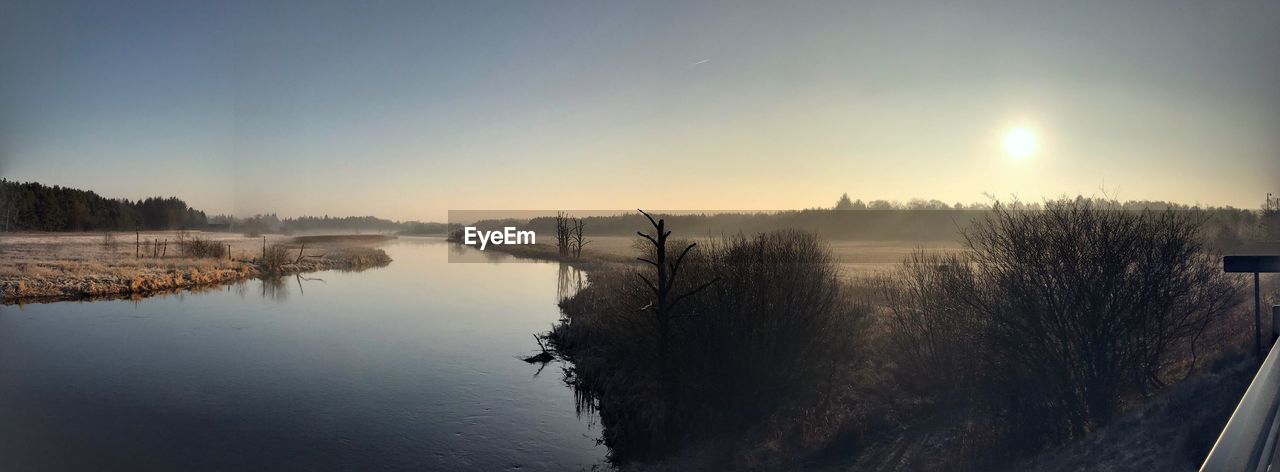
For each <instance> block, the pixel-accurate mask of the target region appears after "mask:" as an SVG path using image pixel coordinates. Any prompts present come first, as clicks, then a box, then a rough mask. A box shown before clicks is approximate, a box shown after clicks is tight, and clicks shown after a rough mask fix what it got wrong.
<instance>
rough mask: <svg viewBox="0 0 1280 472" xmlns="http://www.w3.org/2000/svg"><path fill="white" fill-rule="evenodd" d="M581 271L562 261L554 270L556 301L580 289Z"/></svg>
mask: <svg viewBox="0 0 1280 472" xmlns="http://www.w3.org/2000/svg"><path fill="white" fill-rule="evenodd" d="M582 273H583V271H582V270H581V269H578V268H577V267H573V266H571V265H569V264H565V263H563V262H561V263H560V266H559V268H558V270H557V272H556V301H560V300H564V299H566V298H569V297H572V296H574V295H576V294H577V293H578V291H579V290H582V286H583V281H584V277H583V275H582Z"/></svg>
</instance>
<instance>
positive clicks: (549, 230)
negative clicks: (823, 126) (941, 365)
mask: <svg viewBox="0 0 1280 472" xmlns="http://www.w3.org/2000/svg"><path fill="white" fill-rule="evenodd" d="M0 183H3V187H2V188H0V231H108V230H115V231H133V230H138V229H141V230H175V229H192V230H201V229H203V230H209V229H212V230H219V231H234V232H240V233H255V234H259V233H301V232H316V231H373V232H394V233H399V234H421V235H432V234H444V233H446V232H447V229H448V225H446V224H444V223H424V222H419V221H394V220H388V219H383V218H377V217H373V216H346V217H331V216H328V215H325V216H318V217H317V216H302V217H297V218H279V217H277V216H276V215H275V214H265V215H254V216H250V217H235V216H232V215H214V216H207V215H205V213H204V212H203V211H200V210H196V209H194V208H191V207H189V206H187V204H186V202H184V201H182V200H180V199H178V198H176V197H168V198H161V197H152V198H147V199H143V200H136V201H131V200H127V199H114V198H106V197H102V196H100V195H98V194H96V193H94V192H92V191H88V190H78V189H73V188H68V187H59V186H52V187H50V186H45V185H42V184H39V183H35V182H26V183H18V182H11V181H8V180H3V179H0ZM1077 198H1084V199H1088V198H1087V197H1077ZM1092 200H1094V201H1095V202H1097V203H1105V204H1112V205H1117V206H1120V207H1122V208H1124V209H1129V210H1143V209H1150V210H1165V209H1174V210H1186V211H1200V212H1203V213H1204V214H1205V216H1206V218H1207V219H1208V222H1207V223H1206V225H1205V229H1204V231H1205V237H1206V238H1207V240H1208V242H1209V244H1210V246H1212V247H1216V248H1235V247H1239V246H1240V245H1241V244H1242V243H1246V242H1250V241H1277V240H1280V198H1277V197H1273V196H1271V195H1267V197H1266V200H1265V202H1264V203H1263V204H1262V205H1261V207H1260V210H1254V209H1249V210H1246V209H1237V208H1231V207H1210V208H1201V207H1196V206H1191V205H1184V204H1179V203H1170V202H1163V201H1127V202H1119V201H1114V200H1102V199H1092ZM993 201H994V199H993ZM1004 205H1005V207H1006V208H1010V209H1013V210H1036V209H1039V208H1041V204H1040V203H1038V202H1030V203H1027V202H1016V201H1015V202H1011V203H1005V204H1004ZM990 209H991V205H990V204H985V203H974V204H969V205H964V204H960V203H956V204H947V203H945V202H942V201H939V200H922V199H916V200H912V201H909V202H906V203H900V202H894V201H887V200H873V201H870V202H866V203H864V202H863V201H861V200H851V199H850V198H849V196H848V195H843V196H841V197H840V198H839V199H838V200H837V201H836V202H835V205H834V206H830V207H825V208H811V209H807V210H792V211H775V212H756V213H751V212H740V213H716V214H680V215H662V216H663V217H664V218H666V219H667V221H668V223H669V224H671V225H672V226H678V227H679V228H681V229H682V233H683V234H686V235H690V236H719V235H727V234H737V233H744V234H756V233H761V232H765V231H770V230H775V229H780V228H793V229H801V230H807V231H812V232H815V233H817V234H819V235H821V236H823V237H825V238H828V239H849V240H908V241H947V240H954V239H955V238H956V237H957V229H958V228H962V227H966V226H968V225H969V223H970V222H971V221H972V220H973V219H974V218H976V217H979V216H982V215H984V214H985V213H986V212H988V211H990ZM569 216H573V215H569ZM583 221H584V222H585V229H584V232H585V233H586V234H589V235H595V236H630V235H634V234H635V229H636V228H640V227H644V225H645V224H646V221H645V219H644V217H643V216H641V215H640V214H639V213H628V214H623V215H617V216H588V217H586V218H583ZM475 225H476V226H478V227H481V228H498V229H500V228H501V227H503V226H513V225H514V226H521V227H523V228H526V229H532V230H534V231H536V232H538V233H539V235H540V236H541V238H539V239H545V240H551V239H546V238H552V237H554V235H555V227H556V226H555V218H554V217H538V218H533V219H531V220H527V221H525V220H484V221H479V222H476V223H475Z"/></svg>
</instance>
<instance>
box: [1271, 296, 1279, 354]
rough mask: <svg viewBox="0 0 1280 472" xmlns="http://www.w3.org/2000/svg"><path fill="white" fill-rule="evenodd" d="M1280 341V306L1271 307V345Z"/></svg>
mask: <svg viewBox="0 0 1280 472" xmlns="http://www.w3.org/2000/svg"><path fill="white" fill-rule="evenodd" d="M1277 339H1280V305H1271V345H1272V346H1275V345H1276V340H1277Z"/></svg>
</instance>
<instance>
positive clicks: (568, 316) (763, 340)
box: [551, 231, 865, 461]
mask: <svg viewBox="0 0 1280 472" xmlns="http://www.w3.org/2000/svg"><path fill="white" fill-rule="evenodd" d="M672 245H673V247H680V248H682V247H684V245H683V244H678V243H672ZM699 249H700V250H699V251H695V252H694V253H693V254H691V255H690V257H689V258H688V259H686V260H685V265H684V266H682V268H681V269H680V277H679V278H678V279H676V280H677V282H676V283H677V284H678V285H679V286H677V287H675V290H674V293H684V292H686V291H688V290H690V289H692V288H693V287H695V286H697V285H700V284H702V283H705V281H707V280H711V279H714V278H716V277H719V280H718V281H717V282H716V283H714V284H712V285H711V286H709V287H708V288H707V289H706V290H704V291H702V292H699V293H698V294H697V295H695V296H693V297H691V298H689V299H687V300H686V304H684V305H681V306H680V307H679V309H678V313H675V314H674V315H675V317H674V318H673V319H672V323H673V328H672V330H671V336H672V339H671V340H670V341H669V343H668V345H669V349H670V350H671V352H669V353H668V355H670V356H672V358H673V359H675V361H674V362H673V363H672V364H671V365H672V368H673V369H674V370H675V372H673V373H667V375H670V376H673V377H674V378H675V379H676V380H677V383H676V385H677V386H678V389H677V390H678V391H677V393H676V395H677V396H678V402H677V403H676V405H678V407H677V411H675V412H669V413H668V412H663V411H661V410H662V406H663V403H664V402H663V401H661V399H660V398H659V397H660V396H661V392H660V390H661V389H660V388H659V386H658V385H657V384H658V381H659V380H660V379H663V378H664V377H665V376H664V375H663V373H662V372H660V366H661V363H660V361H659V359H660V357H661V356H660V354H661V353H660V352H659V349H660V343H659V339H658V336H657V332H658V326H657V320H656V319H655V318H654V317H653V316H652V315H651V312H649V311H641V308H642V307H644V306H645V305H646V304H647V303H649V301H650V300H649V299H650V298H651V297H652V295H651V293H650V292H649V291H648V288H647V287H646V286H645V285H644V284H643V283H641V281H640V280H639V278H638V277H637V276H636V275H637V271H638V270H640V269H637V268H627V269H618V270H613V271H599V272H593V273H592V275H591V285H590V286H588V287H587V288H586V289H584V290H582V291H581V292H579V293H578V294H577V295H576V296H574V297H573V298H570V299H568V300H565V301H564V302H562V304H561V306H562V309H563V310H564V312H565V319H564V321H563V322H562V323H561V324H559V325H558V326H557V327H556V328H555V330H554V331H553V333H552V336H551V341H552V343H553V345H554V346H555V347H556V348H557V349H558V350H560V351H561V352H562V353H564V354H566V356H567V357H568V358H570V359H571V360H572V361H573V364H574V366H573V367H572V370H571V377H570V378H571V381H572V383H574V385H575V386H576V387H578V389H579V390H580V391H581V392H582V393H584V394H585V395H586V398H587V399H588V401H589V402H591V401H596V402H598V405H599V407H600V414H601V420H602V423H603V424H604V426H605V431H604V440H605V442H606V443H607V444H608V445H609V446H610V449H611V451H612V454H613V455H612V457H613V459H615V460H618V461H629V460H645V459H652V458H656V457H659V456H662V455H666V454H670V453H673V452H676V449H679V448H680V447H682V446H683V447H686V448H687V447H688V446H689V445H690V444H699V443H704V442H706V441H711V440H714V439H715V438H717V437H718V436H721V435H726V434H740V433H741V432H742V431H743V430H744V429H745V428H750V427H752V426H754V425H758V424H761V423H763V422H764V421H765V420H766V419H768V418H769V417H770V416H771V415H773V414H775V413H777V412H779V411H780V410H782V409H783V408H785V407H786V406H788V405H804V406H808V405H813V404H816V403H820V402H821V400H822V397H824V396H825V395H827V392H829V391H830V390H831V389H832V388H834V385H833V382H834V380H836V379H837V378H838V377H837V376H835V375H833V372H834V371H835V370H836V369H838V368H839V367H840V366H844V365H847V364H850V363H852V362H853V357H854V356H855V355H856V353H857V350H858V341H859V335H858V333H859V330H860V327H861V326H862V324H861V321H862V320H863V316H862V315H863V314H864V313H865V310H864V309H863V308H862V307H861V306H859V305H856V304H854V303H852V302H851V301H850V298H849V297H847V296H845V293H844V290H843V286H842V285H841V284H840V282H839V280H838V277H837V272H836V266H835V265H834V263H833V261H832V258H831V256H830V253H829V251H828V249H827V248H826V247H825V246H824V245H823V244H822V243H821V242H820V240H819V239H818V237H817V236H816V235H814V234H812V233H805V232H800V231H778V232H772V233H765V234H761V235H758V236H755V237H745V236H736V237H731V238H726V239H723V240H721V241H719V242H716V243H713V244H710V245H709V246H707V247H705V248H702V247H700V248H699ZM650 259H651V260H653V259H652V258H650ZM646 267H647V266H646ZM664 414H669V415H670V417H671V418H673V419H674V420H675V421H676V424H675V425H674V427H673V426H671V425H668V428H669V429H668V430H667V431H663V429H662V428H661V425H662V418H663V417H664V416H663V415H664ZM816 414H823V413H821V412H818V413H816ZM804 420H805V419H803V418H794V419H793V422H792V424H794V425H803V424H804V423H805V421H804ZM800 429H803V427H801V428H800ZM671 432H674V433H675V434H676V435H677V437H676V438H674V439H672V438H667V437H665V435H666V434H668V433H671ZM798 433H799V434H803V433H804V432H803V431H799V432H798ZM673 445H674V446H673ZM673 447H674V448H675V449H673Z"/></svg>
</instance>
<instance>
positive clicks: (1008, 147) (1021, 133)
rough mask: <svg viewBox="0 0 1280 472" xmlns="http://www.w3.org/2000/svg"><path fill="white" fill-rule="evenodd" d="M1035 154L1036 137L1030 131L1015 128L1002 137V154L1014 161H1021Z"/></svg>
mask: <svg viewBox="0 0 1280 472" xmlns="http://www.w3.org/2000/svg"><path fill="white" fill-rule="evenodd" d="M1035 152H1036V136H1035V135H1034V134H1031V130H1029V129H1026V128H1023V127H1017V128H1014V129H1011V130H1009V133H1008V134H1006V135H1004V153H1005V154H1008V155H1009V157H1012V158H1014V159H1022V158H1025V157H1028V156H1031V155H1032V154H1034V153H1035Z"/></svg>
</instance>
